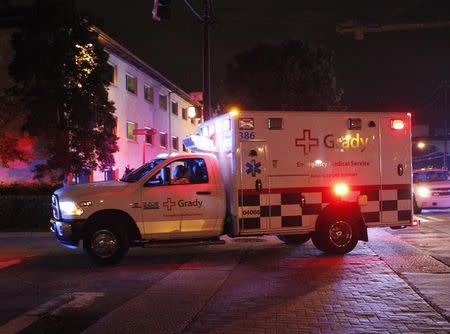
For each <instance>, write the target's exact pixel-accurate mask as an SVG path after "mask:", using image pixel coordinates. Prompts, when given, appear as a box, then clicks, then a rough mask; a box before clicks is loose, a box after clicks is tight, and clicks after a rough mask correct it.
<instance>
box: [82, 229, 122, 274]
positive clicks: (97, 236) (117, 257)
mask: <svg viewBox="0 0 450 334" xmlns="http://www.w3.org/2000/svg"><path fill="white" fill-rule="evenodd" d="M83 247H84V250H85V251H86V253H87V254H88V255H89V257H90V258H91V260H92V261H93V262H94V263H95V264H98V265H102V266H106V265H113V264H116V263H119V262H120V261H121V260H122V258H123V257H124V256H125V255H126V254H127V253H128V249H129V248H130V243H129V240H128V235H127V233H126V231H125V229H123V228H120V227H119V226H118V225H117V224H111V225H108V224H94V225H93V226H92V227H90V228H89V229H88V231H87V233H86V236H85V238H84V239H83Z"/></svg>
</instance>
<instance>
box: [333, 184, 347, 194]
mask: <svg viewBox="0 0 450 334" xmlns="http://www.w3.org/2000/svg"><path fill="white" fill-rule="evenodd" d="M333 191H334V193H335V194H336V195H337V196H345V195H347V194H348V193H349V191H350V188H349V187H348V185H347V184H345V183H337V184H335V185H334V187H333Z"/></svg>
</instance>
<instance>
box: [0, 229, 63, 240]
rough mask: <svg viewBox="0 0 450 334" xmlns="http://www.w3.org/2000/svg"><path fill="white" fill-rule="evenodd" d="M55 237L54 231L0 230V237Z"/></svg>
mask: <svg viewBox="0 0 450 334" xmlns="http://www.w3.org/2000/svg"><path fill="white" fill-rule="evenodd" d="M53 237H55V236H54V234H53V232H51V231H50V230H49V231H48V232H42V231H39V232H31V231H30V232H5V231H0V239H12V238H53Z"/></svg>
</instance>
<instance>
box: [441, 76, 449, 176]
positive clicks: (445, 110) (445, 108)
mask: <svg viewBox="0 0 450 334" xmlns="http://www.w3.org/2000/svg"><path fill="white" fill-rule="evenodd" d="M448 87H449V86H448V83H447V82H446V83H445V86H444V117H445V118H444V161H443V163H442V164H443V167H445V168H447V135H448V128H447V125H448V124H447V123H448V122H447V118H446V116H447V115H448V98H447V90H448Z"/></svg>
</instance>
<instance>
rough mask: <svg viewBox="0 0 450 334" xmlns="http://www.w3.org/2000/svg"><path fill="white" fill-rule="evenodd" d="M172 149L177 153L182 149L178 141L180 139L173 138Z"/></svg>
mask: <svg viewBox="0 0 450 334" xmlns="http://www.w3.org/2000/svg"><path fill="white" fill-rule="evenodd" d="M172 148H173V149H174V150H176V151H178V149H179V148H180V142H179V140H178V137H175V136H173V137H172Z"/></svg>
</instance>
